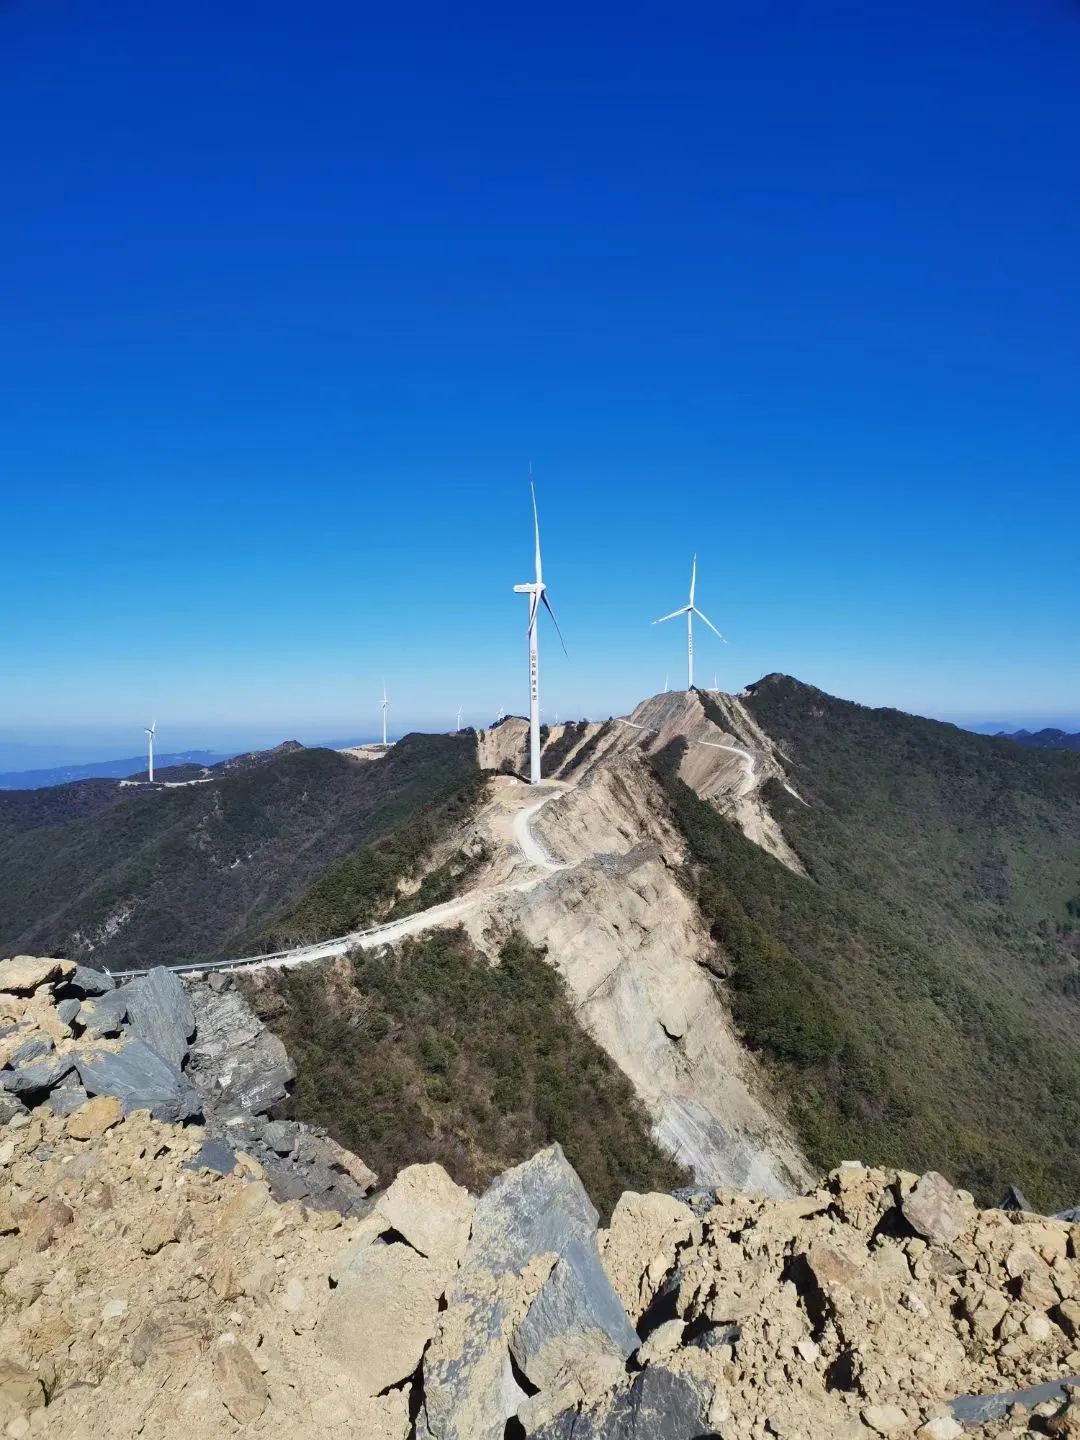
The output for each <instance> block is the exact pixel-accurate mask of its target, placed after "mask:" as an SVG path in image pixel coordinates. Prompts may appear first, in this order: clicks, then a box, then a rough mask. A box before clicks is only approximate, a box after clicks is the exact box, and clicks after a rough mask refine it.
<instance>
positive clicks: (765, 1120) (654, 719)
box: [463, 692, 810, 1195]
mask: <svg viewBox="0 0 1080 1440" xmlns="http://www.w3.org/2000/svg"><path fill="white" fill-rule="evenodd" d="M710 699H711V700H712V701H713V702H714V703H715V704H716V705H717V706H718V707H719V711H720V713H723V714H724V715H726V716H728V718H729V723H730V727H731V728H730V730H721V729H720V728H719V726H718V725H717V724H716V723H714V721H713V720H712V719H710V718H709V716H708V715H707V714H706V711H705V707H704V702H703V699H702V697H701V696H700V695H699V694H698V693H697V692H670V693H666V694H662V695H657V696H654V697H653V698H652V699H651V700H647V701H645V702H644V703H643V704H642V705H640V706H638V708H637V709H636V710H635V711H634V712H633V715H632V716H631V717H629V721H628V722H626V723H624V722H616V723H615V724H614V725H612V726H611V727H609V728H608V729H607V730H606V731H604V732H603V734H602V736H601V743H600V744H598V745H597V747H596V750H595V752H594V753H593V755H592V756H591V758H590V759H589V760H588V761H587V762H586V763H585V764H584V765H583V766H582V768H581V770H580V772H579V773H576V774H575V775H574V783H573V784H572V785H568V786H566V787H565V788H564V789H563V790H562V793H558V794H555V795H554V796H553V797H552V798H550V799H548V800H547V802H546V803H545V804H544V806H543V808H542V809H541V810H539V811H538V812H537V814H536V816H535V818H534V821H533V824H534V826H535V830H536V833H537V834H538V836H539V837H540V839H541V840H542V842H543V844H544V846H545V848H546V849H547V850H548V852H549V853H550V854H551V855H552V856H554V857H555V858H556V859H558V860H559V861H560V862H562V863H563V865H564V867H565V868H564V869H562V870H560V871H558V872H557V873H555V874H553V875H550V876H548V877H547V878H545V879H543V880H542V881H540V882H539V883H535V884H532V885H529V886H527V887H521V888H510V889H508V890H507V891H506V892H505V893H503V894H501V895H499V896H494V897H493V898H492V900H491V902H490V903H488V904H485V906H484V907H483V908H482V909H477V910H476V911H474V912H471V913H470V914H468V915H466V916H464V917H463V921H464V923H465V924H466V926H467V928H468V929H469V930H470V933H471V934H472V937H473V939H474V941H475V942H476V944H477V945H478V946H480V947H481V948H485V947H487V948H488V949H490V948H491V939H492V928H491V927H492V921H493V919H494V920H495V921H496V922H497V928H498V927H499V926H502V927H511V926H513V927H517V928H518V929H520V930H521V931H522V932H523V933H524V934H525V935H526V936H527V938H528V939H529V940H530V941H532V942H533V943H534V944H537V945H544V946H546V947H547V957H548V960H549V961H550V962H551V963H552V964H553V965H555V966H556V968H557V969H558V970H559V972H560V974H561V975H562V977H563V979H564V981H565V982H566V985H567V987H568V990H569V993H570V996H571V999H572V1001H573V1003H574V1005H575V1009H576V1013H577V1015H578V1018H579V1020H580V1021H581V1023H582V1024H583V1025H584V1026H585V1028H586V1029H587V1030H588V1032H589V1034H590V1035H592V1037H593V1038H594V1039H595V1040H596V1041H597V1043H598V1044H600V1045H601V1046H602V1047H603V1048H604V1049H605V1050H606V1051H607V1053H608V1054H609V1055H610V1056H611V1058H612V1059H613V1060H614V1061H615V1062H616V1064H617V1065H618V1066H619V1067H620V1069H622V1070H623V1072H624V1073H625V1074H626V1075H627V1076H628V1077H629V1079H630V1080H631V1081H632V1083H633V1085H634V1087H635V1089H636V1091H637V1093H638V1095H639V1096H640V1097H641V1099H642V1101H643V1102H644V1104H645V1106H646V1108H647V1110H648V1112H649V1114H650V1117H651V1119H652V1124H653V1130H654V1133H655V1135H656V1137H657V1139H658V1141H659V1142H660V1143H661V1144H662V1145H663V1146H664V1148H665V1149H666V1150H668V1151H669V1152H670V1153H671V1154H672V1155H673V1156H674V1157H675V1158H676V1159H678V1160H679V1161H680V1162H681V1163H682V1164H683V1165H685V1166H686V1167H687V1168H688V1169H689V1170H690V1171H691V1173H692V1174H693V1175H694V1176H695V1178H696V1179H697V1180H698V1181H699V1182H700V1183H705V1184H725V1185H732V1186H736V1187H738V1188H745V1189H764V1190H766V1191H768V1192H769V1193H772V1194H776V1195H787V1194H793V1193H796V1192H797V1191H798V1190H800V1189H802V1188H803V1186H804V1185H805V1184H806V1183H807V1182H808V1180H809V1178H810V1172H809V1169H808V1167H807V1163H806V1160H805V1158H804V1157H803V1155H802V1153H801V1150H800V1147H799V1145H798V1142H797V1141H796V1139H795V1137H794V1135H793V1134H792V1132H791V1130H790V1128H789V1126H788V1125H787V1124H786V1122H785V1120H784V1118H783V1115H782V1110H781V1106H780V1104H779V1103H778V1102H777V1099H776V1097H775V1095H773V1094H772V1093H771V1092H770V1085H769V1081H768V1077H767V1075H766V1073H765V1071H764V1068H763V1067H762V1065H761V1064H760V1062H759V1061H758V1059H757V1058H756V1057H755V1056H753V1055H751V1054H750V1053H749V1052H748V1051H747V1050H746V1049H745V1047H744V1046H743V1044H742V1042H741V1040H740V1038H739V1035H738V1033H737V1031H736V1028H735V1025H734V1021H733V1019H732V1016H731V1010H730V1006H729V1003H728V1000H727V997H726V995H725V993H724V990H723V985H722V982H721V981H720V979H718V974H722V972H723V970H724V969H725V965H726V962H725V957H724V956H723V955H722V954H720V953H718V951H717V947H716V945H715V944H714V943H713V941H712V940H711V938H710V936H709V934H708V932H707V930H706V928H705V926H704V924H703V922H702V918H701V915H700V912H699V910H698V906H697V902H696V900H695V899H694V897H693V895H692V894H691V893H690V891H689V889H688V888H687V886H686V884H685V880H684V878H683V867H684V865H685V861H686V856H685V847H684V845H683V842H682V839H681V837H680V836H679V835H678V834H677V832H676V831H675V829H674V826H673V825H672V824H671V822H670V819H669V812H668V807H667V802H666V800H665V798H664V796H663V794H662V791H661V789H660V786H659V785H658V783H657V781H656V779H655V777H654V776H653V774H652V771H651V768H650V766H649V763H648V757H649V756H650V755H652V754H655V753H657V752H658V751H660V750H662V749H663V748H664V747H665V746H666V745H668V744H669V743H671V741H672V740H676V739H680V738H682V739H685V740H686V742H687V744H686V748H685V752H684V755H683V759H682V769H681V772H680V773H681V774H683V776H684V778H685V779H686V781H687V783H688V784H691V785H692V786H693V787H694V788H695V789H697V790H698V791H699V793H702V794H703V795H705V796H706V797H707V798H709V799H710V800H711V801H712V802H713V803H715V804H717V805H718V806H719V807H720V808H721V809H723V810H725V812H726V813H729V814H731V816H732V818H733V819H735V820H736V821H737V823H740V824H743V826H744V828H745V829H746V830H747V833H748V834H750V835H751V837H752V838H754V839H756V840H758V841H759V843H762V844H765V846H766V848H768V849H769V850H770V851H771V853H773V854H774V855H775V856H776V857H777V858H778V859H780V860H783V861H785V862H786V863H791V864H793V865H794V866H796V867H797V866H798V862H797V860H795V858H794V856H791V855H790V853H789V852H788V851H787V847H786V844H785V842H783V837H782V836H781V835H780V833H779V828H778V827H777V826H776V825H775V822H773V821H772V819H771V817H769V816H768V815H767V812H766V811H765V808H764V805H763V804H762V802H761V800H760V795H759V787H760V784H761V783H762V781H763V780H764V779H765V778H768V777H772V776H776V777H777V778H781V777H782V776H783V769H782V765H781V759H780V757H779V756H778V754H777V752H776V751H775V750H774V749H773V747H772V746H771V742H769V741H768V739H767V737H765V736H764V735H763V734H762V733H761V732H760V730H759V729H758V728H757V726H756V725H755V723H754V721H753V719H752V717H751V716H750V715H749V714H748V713H747V712H746V711H745V709H744V707H743V706H742V704H741V702H739V701H738V700H737V699H736V698H734V697H731V696H715V695H714V696H711V697H710ZM511 724H514V725H516V726H517V727H518V729H521V734H522V735H524V729H522V728H521V727H523V725H524V722H520V721H518V722H513V721H506V722H504V725H503V726H501V727H499V728H500V730H502V729H506V728H507V726H510V725H511ZM600 730H601V727H599V726H596V727H593V728H592V730H591V734H592V735H594V736H595V735H596V734H598V733H600ZM495 733H498V732H495ZM583 743H587V741H586V742H583ZM726 746H731V747H733V748H731V749H728V748H723V747H726ZM763 817H764V818H763ZM484 823H485V817H484V816H481V827H482V826H483V824H484ZM491 849H492V852H493V854H496V855H498V854H500V853H505V846H503V847H502V848H501V849H500V847H499V846H498V845H492V846H491ZM500 878H502V877H500Z"/></svg>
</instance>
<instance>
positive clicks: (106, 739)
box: [0, 677, 1080, 772]
mask: <svg viewBox="0 0 1080 1440" xmlns="http://www.w3.org/2000/svg"><path fill="white" fill-rule="evenodd" d="M759 678H760V677H759ZM800 678H801V677H800ZM807 683H811V684H812V683H813V682H812V681H808V682H807ZM671 688H672V689H673V690H674V689H677V688H679V687H678V686H676V685H672V687H671ZM819 688H823V687H819ZM651 693H658V692H651ZM646 698H647V695H645V694H642V695H639V696H637V697H635V699H634V700H632V701H631V702H630V703H628V704H625V705H622V706H614V707H608V708H606V709H605V708H603V707H600V708H599V709H593V710H592V711H590V712H584V711H576V710H575V709H574V708H573V707H572V706H571V707H570V708H568V709H567V710H565V711H560V712H559V720H560V721H566V720H581V719H589V720H602V719H606V718H607V717H608V716H609V715H623V714H627V713H629V712H630V711H631V710H632V709H633V708H634V706H635V705H636V704H638V703H639V702H640V701H641V700H643V699H646ZM839 698H840V699H844V700H855V701H856V702H857V703H860V704H870V703H871V702H869V701H866V700H864V699H862V698H861V697H859V696H854V695H843V696H840V697H839ZM879 704H880V705H881V706H884V707H886V708H891V709H899V710H907V712H908V713H910V714H921V715H925V716H926V718H928V719H932V720H941V721H944V722H946V723H948V724H952V725H958V726H960V727H961V728H962V729H965V730H971V731H974V732H976V733H980V734H982V733H993V732H994V731H996V730H1007V731H1014V730H1043V729H1047V728H1052V729H1060V730H1065V731H1068V732H1070V733H1076V732H1080V710H1073V711H1066V712H1063V713H1062V714H1058V715H1055V714H1047V713H1045V712H1028V711H1020V710H1018V711H1016V712H1014V713H1013V714H1012V715H1011V716H1010V717H1007V718H1005V719H998V718H995V715H994V713H993V712H992V711H991V709H990V707H987V709H986V710H974V711H972V712H971V713H969V714H963V715H957V714H946V713H937V714H934V713H930V712H928V711H922V710H911V709H910V707H906V706H903V705H896V704H893V703H892V702H890V701H881V702H875V708H878V705H879ZM506 708H507V713H508V714H518V715H524V714H525V708H524V707H520V706H519V707H513V706H508V707H506ZM498 712H499V707H497V706H496V707H495V708H494V709H492V710H491V711H490V713H488V712H483V713H480V712H477V713H470V712H469V711H468V710H466V711H465V713H464V714H463V716H462V724H463V726H466V727H469V726H471V727H472V728H474V729H483V728H484V727H486V726H488V725H491V724H492V723H493V722H494V721H495V720H496V718H497V716H498ZM391 715H392V717H393V718H392V722H391V724H390V727H389V728H390V737H391V739H396V738H399V737H400V736H401V735H404V734H408V733H409V732H410V731H414V730H420V731H438V730H451V729H453V728H454V725H455V723H456V719H457V716H456V712H455V714H454V715H452V716H450V717H449V719H448V720H446V721H440V719H439V718H437V717H433V716H431V715H428V716H426V717H425V716H420V715H406V716H402V717H401V718H400V719H399V718H398V717H397V716H396V715H395V714H394V711H393V710H392V711H391ZM151 718H154V719H156V720H157V743H156V747H155V748H156V752H157V753H158V754H159V755H166V754H175V753H178V752H181V751H186V750H206V751H211V752H214V753H215V754H235V753H238V752H240V751H244V750H255V749H269V748H270V747H272V746H274V745H278V744H280V743H282V742H283V741H285V740H299V741H300V742H301V744H304V745H326V744H339V745H340V744H346V743H348V744H368V743H374V742H375V741H377V740H380V739H381V734H382V732H381V721H380V720H379V719H378V717H377V715H374V716H373V717H371V718H369V719H368V720H366V721H362V722H361V723H360V724H358V725H353V726H350V725H349V724H348V723H347V720H346V719H344V718H342V717H337V718H336V719H334V718H329V719H327V720H324V721H319V720H317V719H308V720H303V719H293V720H284V719H283V720H281V721H280V722H274V721H267V720H265V719H260V720H257V721H254V720H253V721H251V722H250V723H247V724H245V723H244V722H234V723H229V724H223V723H220V722H214V721H202V722H200V721H182V722H178V723H177V724H175V725H171V724H169V723H168V722H163V721H162V720H161V719H160V717H151ZM554 719H555V711H554V710H550V711H549V710H547V709H545V711H544V714H543V722H544V723H545V724H552V723H554ZM144 751H145V736H144V735H143V734H142V732H141V730H140V728H139V727H137V726H136V727H130V726H121V725H119V724H116V725H104V724H86V725H79V724H78V723H72V724H71V725H70V726H58V725H56V724H55V722H52V723H50V724H47V725H42V726H40V727H35V726H29V727H22V726H18V727H15V726H3V725H0V771H3V772H16V771H21V770H38V769H41V770H44V769H56V768H59V767H61V766H65V765H89V764H94V763H97V762H100V761H108V760H122V759H128V758H129V757H130V758H137V757H139V756H141V755H142V754H143V753H144Z"/></svg>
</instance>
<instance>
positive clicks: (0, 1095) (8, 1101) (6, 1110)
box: [0, 1090, 27, 1125]
mask: <svg viewBox="0 0 1080 1440" xmlns="http://www.w3.org/2000/svg"><path fill="white" fill-rule="evenodd" d="M26 1113H27V1110H26V1106H25V1105H24V1104H23V1103H22V1101H21V1100H20V1099H19V1097H18V1096H17V1095H12V1094H9V1092H8V1091H7V1090H0V1125H6V1124H7V1123H8V1121H9V1120H14V1118H15V1116H16V1115H25V1114H26Z"/></svg>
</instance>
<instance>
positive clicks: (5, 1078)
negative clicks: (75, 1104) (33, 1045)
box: [0, 1051, 74, 1095]
mask: <svg viewBox="0 0 1080 1440" xmlns="http://www.w3.org/2000/svg"><path fill="white" fill-rule="evenodd" d="M73 1062H74V1056H72V1055H70V1054H64V1055H57V1054H56V1053H55V1051H54V1052H53V1053H52V1054H49V1055H46V1056H44V1058H42V1059H41V1060H32V1061H31V1062H30V1064H29V1065H20V1066H19V1067H18V1069H17V1070H0V1086H2V1087H3V1088H4V1089H5V1090H7V1091H9V1092H10V1093H11V1094H12V1095H32V1094H34V1093H36V1092H37V1091H39V1090H52V1089H53V1088H54V1087H55V1086H56V1085H59V1083H60V1081H61V1080H63V1078H64V1076H65V1075H69V1074H70V1073H71V1071H72V1069H73Z"/></svg>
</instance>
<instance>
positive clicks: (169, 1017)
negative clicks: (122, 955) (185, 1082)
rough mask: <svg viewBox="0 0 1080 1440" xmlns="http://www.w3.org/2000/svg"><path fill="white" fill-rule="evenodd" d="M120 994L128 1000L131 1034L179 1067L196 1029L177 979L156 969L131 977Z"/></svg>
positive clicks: (185, 994)
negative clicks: (132, 978) (135, 977)
mask: <svg viewBox="0 0 1080 1440" xmlns="http://www.w3.org/2000/svg"><path fill="white" fill-rule="evenodd" d="M121 994H122V995H123V996H124V997H125V998H126V1001H127V1014H128V1028H129V1030H130V1031H131V1033H132V1034H133V1035H134V1036H135V1037H136V1039H138V1040H142V1041H144V1042H145V1043H146V1044H147V1045H149V1046H150V1049H151V1050H154V1051H156V1053H157V1054H158V1055H160V1056H161V1058H162V1059H163V1060H167V1061H168V1062H169V1063H170V1065H175V1066H176V1068H177V1069H179V1068H180V1066H181V1065H182V1064H183V1063H184V1060H185V1058H186V1056H187V1053H188V1040H189V1039H190V1037H191V1035H192V1034H193V1033H194V1030H195V1011H194V1010H193V1009H192V1006H191V1000H190V998H189V997H188V992H187V991H186V990H185V989H184V987H183V985H182V984H181V983H180V981H179V980H178V979H177V978H176V976H175V975H174V974H173V973H172V971H171V970H164V969H160V968H159V969H157V970H151V971H150V973H149V975H144V976H143V977H142V978H141V979H139V980H132V981H131V983H130V984H128V985H125V986H124V988H123V990H122V991H121Z"/></svg>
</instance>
